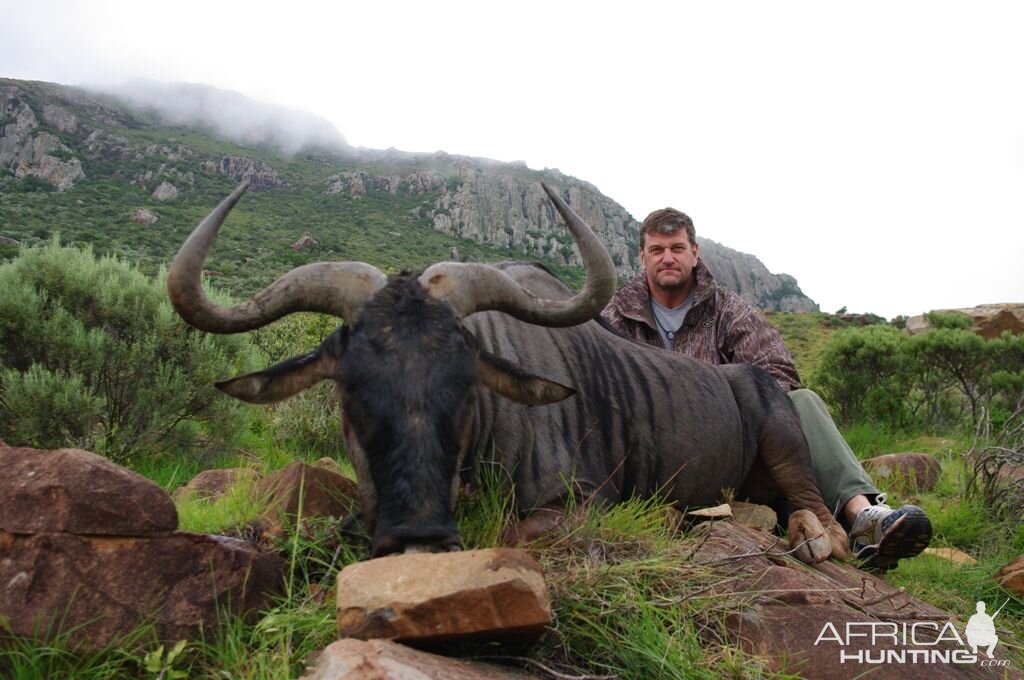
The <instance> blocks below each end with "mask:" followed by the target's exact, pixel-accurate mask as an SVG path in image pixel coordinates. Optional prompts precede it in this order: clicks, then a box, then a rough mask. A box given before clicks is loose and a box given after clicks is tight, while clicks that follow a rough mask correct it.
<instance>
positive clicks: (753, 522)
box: [729, 501, 779, 534]
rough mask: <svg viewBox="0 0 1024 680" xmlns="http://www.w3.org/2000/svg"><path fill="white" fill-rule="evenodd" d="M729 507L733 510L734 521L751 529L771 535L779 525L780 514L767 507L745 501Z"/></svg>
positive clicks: (731, 504)
mask: <svg viewBox="0 0 1024 680" xmlns="http://www.w3.org/2000/svg"><path fill="white" fill-rule="evenodd" d="M729 505H730V507H731V508H732V521H733V522H736V523H737V524H740V525H742V526H745V527H748V528H750V529H754V530H756V531H764V532H765V533H769V534H770V533H772V532H773V531H775V525H776V524H778V523H779V516H778V514H776V512H775V511H774V510H772V509H771V508H769V507H768V506H767V505H760V504H758V503H744V502H743V501H733V502H732V503H730V504H729Z"/></svg>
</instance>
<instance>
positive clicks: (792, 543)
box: [788, 510, 842, 564]
mask: <svg viewBox="0 0 1024 680" xmlns="http://www.w3.org/2000/svg"><path fill="white" fill-rule="evenodd" d="M841 530H842V528H841V527H840V531H841ZM788 533H789V547H790V549H791V550H792V551H793V554H794V555H795V556H796V558H797V559H798V560H800V561H801V562H803V563H804V564H816V563H818V562H824V561H825V560H827V559H828V558H829V555H831V554H832V541H831V536H830V535H829V532H826V531H825V527H823V526H821V522H819V521H818V518H817V517H815V516H814V513H813V512H811V511H810V510H797V511H796V512H794V513H793V514H792V515H790V516H789V527H788Z"/></svg>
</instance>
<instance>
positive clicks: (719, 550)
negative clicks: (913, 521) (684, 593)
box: [694, 522, 999, 680]
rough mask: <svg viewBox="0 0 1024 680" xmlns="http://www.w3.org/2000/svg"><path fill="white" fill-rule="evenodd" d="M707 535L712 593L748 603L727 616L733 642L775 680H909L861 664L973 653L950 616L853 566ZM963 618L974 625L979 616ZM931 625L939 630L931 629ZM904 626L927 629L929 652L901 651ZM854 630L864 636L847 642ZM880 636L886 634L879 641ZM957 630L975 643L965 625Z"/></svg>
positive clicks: (713, 531)
mask: <svg viewBox="0 0 1024 680" xmlns="http://www.w3.org/2000/svg"><path fill="white" fill-rule="evenodd" d="M697 531H707V532H708V533H709V535H708V536H707V539H706V540H704V541H703V543H702V544H701V547H700V549H699V550H698V552H697V555H696V556H695V557H694V560H695V562H697V563H699V564H706V565H708V566H709V567H713V568H714V569H715V573H716V575H717V576H718V580H717V584H716V585H715V586H714V587H713V588H712V593H714V594H719V595H723V596H725V595H728V594H729V593H735V594H736V595H737V596H739V597H741V598H742V601H743V604H742V606H738V607H737V608H736V611H735V612H733V613H732V614H730V615H729V616H727V618H726V629H727V635H728V638H729V640H730V642H731V643H732V644H736V645H738V646H739V647H740V648H742V649H743V650H744V651H746V652H748V653H752V654H757V655H759V656H762V657H764V658H765V659H766V660H767V662H768V668H767V671H768V673H770V674H773V673H794V674H797V675H799V676H800V677H805V678H832V679H835V680H839V679H840V678H855V677H863V676H864V673H865V671H870V673H869V676H870V677H872V678H876V677H877V678H893V679H896V678H905V677H909V676H908V671H907V667H906V666H903V665H900V664H898V663H893V664H888V663H887V664H882V665H878V664H868V663H861V662H860V661H858V658H860V659H865V658H878V656H879V655H884V654H887V653H888V650H894V651H895V652H899V651H901V650H902V651H908V650H913V651H922V652H924V653H926V654H931V653H933V651H938V652H940V653H944V654H946V653H948V654H953V653H961V654H964V653H967V654H969V653H970V648H969V647H966V646H961V645H959V644H957V642H956V639H955V638H954V637H953V635H952V633H950V632H949V631H948V630H946V629H945V626H946V625H947V622H949V620H950V616H949V614H947V613H945V612H942V611H941V610H939V609H937V608H935V607H933V606H931V605H929V604H927V603H925V602H922V601H920V600H916V599H914V598H912V597H910V596H908V595H906V594H905V593H904V592H902V590H901V589H894V588H893V587H891V586H890V585H888V584H887V583H886V582H885V581H883V580H882V579H880V578H878V577H876V576H874V575H872V574H868V573H865V572H863V571H860V570H859V569H857V568H856V567H854V566H853V565H851V564H843V563H840V562H835V561H832V560H829V561H826V562H823V563H821V564H816V565H804V564H801V563H799V562H797V561H796V560H795V559H794V558H792V557H789V556H782V555H781V554H780V553H781V551H783V550H785V545H784V544H780V543H778V542H777V541H778V539H776V538H775V537H773V536H769V535H767V534H764V533H761V532H758V531H754V530H752V529H748V528H746V527H742V526H740V525H738V524H736V523H734V522H716V523H714V524H711V525H702V527H701V528H698V529H697ZM766 553H768V554H766ZM959 613H960V614H962V615H963V616H964V619H965V620H966V617H967V616H969V615H970V614H971V613H973V608H972V611H971V612H959ZM929 621H930V622H934V624H931V623H925V622H929ZM904 622H906V623H907V625H908V626H911V625H913V624H914V623H919V624H923V625H920V626H919V627H918V629H917V630H916V633H915V634H916V635H917V639H919V640H921V641H922V642H923V643H924V644H921V645H913V644H908V645H903V644H901V643H900V638H899V636H898V635H896V634H895V633H896V632H897V631H898V630H900V627H901V626H902V624H903V623H904ZM948 625H953V624H951V623H950V624H948ZM848 630H851V631H852V632H853V633H854V635H847V631H848ZM872 631H875V632H877V633H878V634H879V635H878V637H877V638H876V639H874V640H872V639H871V632H872ZM956 632H957V635H958V636H959V637H960V639H964V640H965V639H966V638H964V630H963V624H962V623H961V624H960V627H959V628H956ZM858 633H859V634H861V635H862V636H857V634H858ZM865 633H867V635H866V636H864V634H865ZM841 643H842V644H841ZM843 654H845V655H846V659H847V661H846V663H843V662H842V659H843V656H842V655H843ZM867 654H870V655H872V656H871V657H866V656H864V655H867ZM998 654H999V653H998V651H997V655H998ZM927 669H928V677H929V679H930V680H939V679H945V678H968V677H974V676H975V674H976V672H977V670H976V669H975V667H974V664H965V665H960V664H946V663H931V664H928V665H927Z"/></svg>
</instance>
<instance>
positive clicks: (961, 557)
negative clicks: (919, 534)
mask: <svg viewBox="0 0 1024 680" xmlns="http://www.w3.org/2000/svg"><path fill="white" fill-rule="evenodd" d="M921 554H922V555H931V556H932V557H938V558H939V559H941V560H946V561H947V562H952V563H953V564H957V565H965V564H977V563H978V560H976V559H974V558H973V557H971V556H970V555H968V554H967V553H965V552H964V551H962V550H957V549H956V548H925V549H924V552H922V553H921Z"/></svg>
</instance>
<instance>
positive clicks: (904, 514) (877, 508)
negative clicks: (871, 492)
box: [850, 494, 932, 571]
mask: <svg viewBox="0 0 1024 680" xmlns="http://www.w3.org/2000/svg"><path fill="white" fill-rule="evenodd" d="M931 539H932V523H931V521H930V520H929V519H928V515H926V514H925V513H924V510H922V509H921V508H919V507H917V506H916V505H904V506H903V507H900V508H897V509H895V510H893V509H892V508H890V507H889V506H888V505H886V504H885V494H879V495H878V498H877V499H876V501H875V505H872V506H870V507H867V508H864V509H863V510H861V511H860V512H859V513H858V514H857V518H856V519H855V520H853V526H852V527H851V528H850V547H851V549H852V550H853V555H854V557H855V558H857V559H858V560H861V562H862V564H861V567H862V568H864V569H878V570H882V571H884V570H886V569H891V568H893V567H895V566H896V562H898V561H899V560H901V559H903V558H906V557H914V556H915V555H918V554H920V553H921V551H922V550H924V549H925V548H926V547H928V542H929V541H930V540H931Z"/></svg>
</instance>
